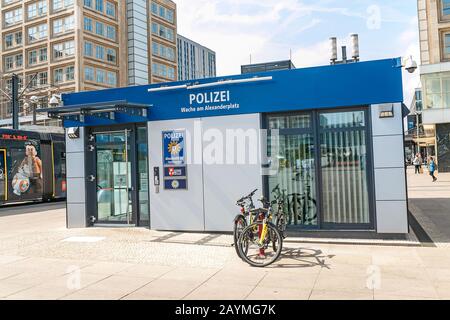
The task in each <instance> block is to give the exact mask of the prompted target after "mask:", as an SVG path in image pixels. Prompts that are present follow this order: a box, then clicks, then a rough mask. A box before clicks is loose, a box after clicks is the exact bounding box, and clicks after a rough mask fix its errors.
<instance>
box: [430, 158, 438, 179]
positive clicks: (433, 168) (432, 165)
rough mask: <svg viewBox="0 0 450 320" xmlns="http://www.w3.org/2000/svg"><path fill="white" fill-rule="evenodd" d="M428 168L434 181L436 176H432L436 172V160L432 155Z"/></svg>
mask: <svg viewBox="0 0 450 320" xmlns="http://www.w3.org/2000/svg"><path fill="white" fill-rule="evenodd" d="M429 170H430V176H431V177H432V178H433V182H436V181H437V178H436V177H435V176H434V173H435V172H436V162H435V161H434V158H433V157H430V162H429Z"/></svg>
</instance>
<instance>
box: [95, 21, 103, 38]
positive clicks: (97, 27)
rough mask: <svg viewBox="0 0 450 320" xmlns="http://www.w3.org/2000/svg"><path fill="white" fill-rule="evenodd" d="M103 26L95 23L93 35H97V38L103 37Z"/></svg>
mask: <svg viewBox="0 0 450 320" xmlns="http://www.w3.org/2000/svg"><path fill="white" fill-rule="evenodd" d="M103 29H104V26H103V23H101V22H98V21H97V22H95V33H96V34H98V35H99V36H103V35H104V34H105V32H104V30H103Z"/></svg>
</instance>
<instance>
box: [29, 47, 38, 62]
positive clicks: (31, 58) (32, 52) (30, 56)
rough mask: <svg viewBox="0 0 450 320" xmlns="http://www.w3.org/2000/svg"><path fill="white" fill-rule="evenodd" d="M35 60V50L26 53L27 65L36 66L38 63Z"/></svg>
mask: <svg viewBox="0 0 450 320" xmlns="http://www.w3.org/2000/svg"><path fill="white" fill-rule="evenodd" d="M37 58H38V56H37V51H36V50H33V51H30V52H29V53H28V64H29V65H33V64H36V63H37V61H38V60H37Z"/></svg>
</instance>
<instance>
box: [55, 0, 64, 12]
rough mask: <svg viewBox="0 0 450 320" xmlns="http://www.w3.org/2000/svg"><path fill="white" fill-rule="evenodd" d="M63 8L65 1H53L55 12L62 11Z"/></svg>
mask: <svg viewBox="0 0 450 320" xmlns="http://www.w3.org/2000/svg"><path fill="white" fill-rule="evenodd" d="M63 7H64V5H63V0H53V11H56V10H61V9H62V8H63Z"/></svg>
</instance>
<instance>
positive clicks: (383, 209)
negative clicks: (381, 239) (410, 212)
mask: <svg viewBox="0 0 450 320" xmlns="http://www.w3.org/2000/svg"><path fill="white" fill-rule="evenodd" d="M405 212H407V207H406V201H377V232H378V233H408V217H407V215H406V214H405Z"/></svg>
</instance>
